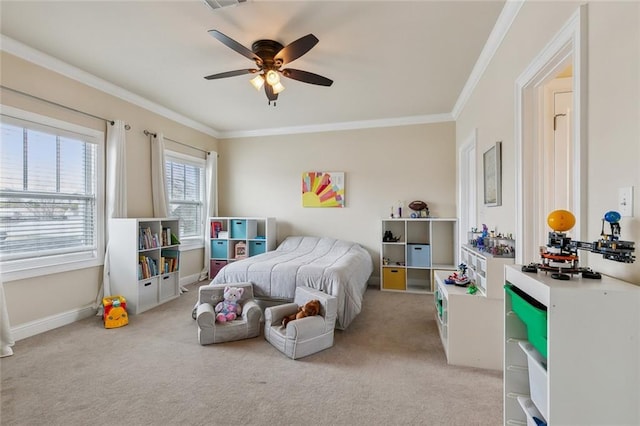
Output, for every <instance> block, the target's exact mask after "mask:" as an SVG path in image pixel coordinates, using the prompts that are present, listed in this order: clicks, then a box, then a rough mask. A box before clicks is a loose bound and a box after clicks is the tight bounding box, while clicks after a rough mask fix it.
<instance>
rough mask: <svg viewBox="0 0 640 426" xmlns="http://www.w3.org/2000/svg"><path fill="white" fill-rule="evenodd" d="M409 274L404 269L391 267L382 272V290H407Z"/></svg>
mask: <svg viewBox="0 0 640 426" xmlns="http://www.w3.org/2000/svg"><path fill="white" fill-rule="evenodd" d="M406 277H407V273H406V270H405V269H404V268H396V267H389V268H384V269H383V271H382V288H383V289H385V290H406V285H405V282H406Z"/></svg>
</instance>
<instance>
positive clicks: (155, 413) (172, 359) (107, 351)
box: [0, 284, 502, 425]
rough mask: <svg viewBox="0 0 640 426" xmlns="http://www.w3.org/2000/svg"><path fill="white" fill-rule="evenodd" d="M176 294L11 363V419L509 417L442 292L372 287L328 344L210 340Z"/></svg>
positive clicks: (338, 421) (5, 392) (2, 365)
mask: <svg viewBox="0 0 640 426" xmlns="http://www.w3.org/2000/svg"><path fill="white" fill-rule="evenodd" d="M198 285H199V284H194V285H191V286H188V287H187V288H189V289H190V290H191V291H189V292H188V293H186V294H184V295H182V296H181V297H180V298H179V299H177V300H174V301H171V302H169V303H166V304H164V305H161V306H159V307H157V308H155V309H153V310H151V311H147V312H145V313H143V314H141V315H137V316H133V317H131V320H130V323H129V325H127V326H126V327H122V328H118V329H111V330H106V329H104V328H103V327H102V323H101V321H100V318H98V317H95V318H89V319H85V320H82V321H78V322H76V323H74V324H71V325H68V326H65V327H61V328H59V329H56V330H52V331H50V332H47V333H43V334H40V335H38V336H34V337H31V338H28V339H24V340H21V341H19V342H17V343H16V345H15V346H14V352H15V355H13V356H11V357H8V358H3V359H2V360H1V361H0V372H1V374H2V382H1V388H0V391H1V397H2V406H1V411H0V424H2V425H45V424H46V425H109V424H130V425H211V424H214V425H303V424H314V425H501V424H502V373H501V372H496V371H490V370H481V369H474V368H464V367H454V366H449V365H447V363H446V359H445V356H444V352H443V349H442V344H441V342H440V338H439V336H438V331H437V328H436V323H435V319H434V308H433V296H432V295H424V294H423V295H417V294H404V293H392V292H380V291H379V290H377V289H374V288H369V289H368V290H367V292H366V294H365V297H364V306H363V311H362V313H361V314H360V315H359V316H358V317H357V318H356V319H355V320H354V322H353V323H352V324H351V325H350V326H349V328H348V329H347V330H345V331H339V330H337V331H336V337H335V344H334V346H333V347H332V348H331V349H328V350H325V351H323V352H320V353H317V354H314V355H311V356H309V357H307V358H303V359H300V360H296V361H293V360H291V359H289V358H286V357H285V356H284V355H282V354H281V353H280V352H278V351H277V350H276V349H274V348H273V347H272V346H271V345H270V344H269V343H268V342H266V341H265V340H264V338H263V337H262V336H261V337H258V338H254V339H249V340H243V341H238V342H231V343H224V344H218V345H209V346H200V345H199V344H198V341H197V338H196V333H197V332H196V325H195V322H194V321H193V320H192V319H191V309H192V307H193V304H194V302H195V300H196V298H197V287H198Z"/></svg>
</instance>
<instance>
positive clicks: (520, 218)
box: [515, 6, 587, 264]
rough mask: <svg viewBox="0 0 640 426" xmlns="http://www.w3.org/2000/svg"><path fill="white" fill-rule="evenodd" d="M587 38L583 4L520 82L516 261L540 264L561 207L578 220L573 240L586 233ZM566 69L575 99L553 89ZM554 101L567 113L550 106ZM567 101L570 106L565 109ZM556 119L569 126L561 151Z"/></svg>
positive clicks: (562, 141) (517, 82)
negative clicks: (549, 218)
mask: <svg viewBox="0 0 640 426" xmlns="http://www.w3.org/2000/svg"><path fill="white" fill-rule="evenodd" d="M586 40H587V37H586V6H581V7H580V8H579V9H578V10H577V11H576V13H575V14H574V15H573V16H572V17H571V18H570V19H569V21H568V22H567V24H565V26H564V27H563V28H562V29H561V30H560V32H559V33H558V34H557V35H556V36H555V37H554V38H553V39H552V40H551V42H550V43H549V44H548V45H547V46H546V47H545V49H543V51H542V52H541V53H540V54H539V55H538V56H537V57H536V59H535V60H534V61H533V62H532V63H531V64H530V65H529V67H527V69H526V70H525V71H524V72H523V73H522V74H521V76H520V77H519V78H518V80H517V81H516V115H515V127H516V138H515V151H516V162H517V165H516V166H517V175H516V263H521V264H527V263H529V262H538V261H539V260H540V259H539V247H540V246H541V245H545V244H546V238H547V237H546V236H547V234H548V232H549V228H548V225H547V223H546V222H547V221H546V218H547V215H548V214H549V212H551V211H552V210H553V209H556V208H560V207H556V206H560V205H566V207H563V208H564V209H566V210H570V211H571V212H572V213H573V214H574V216H575V217H576V224H575V226H574V228H573V229H572V230H571V237H572V238H574V239H578V240H579V239H580V238H581V236H582V235H584V234H585V232H584V231H585V226H586V222H585V221H584V220H582V218H583V217H584V211H585V206H586V189H587V185H586V96H581V95H582V93H586V92H585V88H586V69H587V67H586ZM567 69H571V70H572V73H571V77H569V81H570V85H569V89H570V92H571V95H570V97H568V98H567V96H566V95H565V96H558V97H557V99H556V95H555V93H558V94H561V93H562V92H563V90H565V89H557V90H556V89H554V85H555V84H558V82H557V81H555V80H560V79H558V76H560V75H561V73H562V72H564V71H565V70H567ZM566 82H567V81H566V80H565V82H564V83H565V84H566ZM554 90H555V92H554ZM550 93H553V96H551V99H552V100H551V101H550V100H549V99H550V95H549V94H550ZM545 94H546V98H547V104H546V105H547V107H546V108H545ZM554 99H555V100H557V101H558V108H564V111H557V112H556V111H554V109H553V108H554V107H553V106H552V107H551V108H549V106H548V105H549V102H551V104H552V105H553V104H554V102H553V100H554ZM567 102H569V105H570V106H568V107H567V106H566V105H565V106H562V103H565V104H566V103H567ZM550 111H552V114H549V112H550ZM561 114H565V115H561ZM567 118H568V120H567ZM554 121H555V128H556V130H557V128H558V125H559V124H560V125H561V126H566V127H565V128H564V131H563V132H562V134H563V136H562V137H561V138H560V139H562V138H564V139H563V140H561V141H560V143H559V145H558V149H556V145H555V141H554V133H556V132H553V130H551V133H549V132H550V130H549V129H553V122H554ZM545 122H546V125H545ZM559 133H560V132H558V134H559ZM560 172H562V174H559V173H560ZM555 186H562V188H556V187H555ZM550 209H551V210H550Z"/></svg>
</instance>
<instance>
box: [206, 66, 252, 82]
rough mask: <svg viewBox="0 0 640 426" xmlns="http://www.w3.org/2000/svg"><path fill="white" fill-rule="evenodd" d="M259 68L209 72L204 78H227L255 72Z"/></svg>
mask: <svg viewBox="0 0 640 426" xmlns="http://www.w3.org/2000/svg"><path fill="white" fill-rule="evenodd" d="M258 71H259V70H257V69H255V68H254V69H250V70H235V71H227V72H221V73H219V74H211V75H208V76H206V77H205V78H206V79H207V80H216V79H218V78H227V77H235V76H236V75H243V74H255V73H257V72H258Z"/></svg>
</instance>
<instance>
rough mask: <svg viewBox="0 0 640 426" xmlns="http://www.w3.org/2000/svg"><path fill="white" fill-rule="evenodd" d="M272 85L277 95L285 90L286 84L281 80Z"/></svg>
mask: <svg viewBox="0 0 640 426" xmlns="http://www.w3.org/2000/svg"><path fill="white" fill-rule="evenodd" d="M271 87H272V88H273V93H274V94H276V95H277V94H278V93H280V92H282V91H283V90H284V86H283V85H282V83H280V82H279V81H278V82H277V83H276V84H272V85H271Z"/></svg>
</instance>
